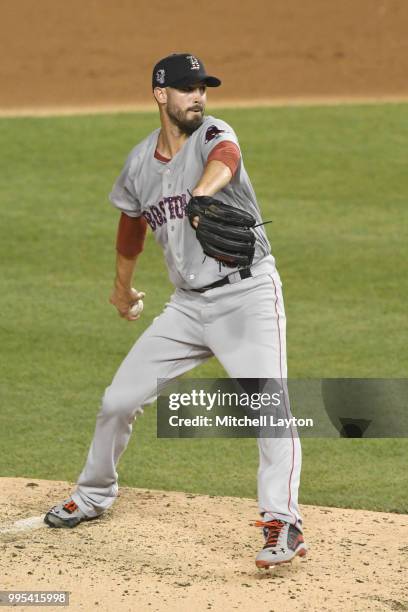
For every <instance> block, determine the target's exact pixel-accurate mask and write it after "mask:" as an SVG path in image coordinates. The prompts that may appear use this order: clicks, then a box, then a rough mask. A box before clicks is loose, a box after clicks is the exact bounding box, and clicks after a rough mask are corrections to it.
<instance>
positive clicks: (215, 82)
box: [152, 53, 221, 89]
mask: <svg viewBox="0 0 408 612" xmlns="http://www.w3.org/2000/svg"><path fill="white" fill-rule="evenodd" d="M201 82H203V83H205V84H206V85H207V86H208V87H219V86H220V85H221V81H220V79H217V77H214V76H209V75H208V74H207V73H206V70H205V68H204V64H203V62H202V61H201V60H200V59H198V57H196V56H195V55H191V53H173V54H172V55H168V56H167V57H164V58H163V59H161V60H160V61H159V62H157V64H156V65H155V67H154V68H153V76H152V87H153V89H154V88H155V87H174V88H175V89H177V88H184V87H190V86H191V85H195V84H196V83H201Z"/></svg>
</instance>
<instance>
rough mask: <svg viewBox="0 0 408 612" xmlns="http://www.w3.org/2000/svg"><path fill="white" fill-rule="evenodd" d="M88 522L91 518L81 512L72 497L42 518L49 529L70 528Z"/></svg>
mask: <svg viewBox="0 0 408 612" xmlns="http://www.w3.org/2000/svg"><path fill="white" fill-rule="evenodd" d="M89 520H91V517H89V516H87V515H86V514H85V513H84V512H82V510H81V509H80V508H79V507H78V506H77V504H76V503H75V502H74V500H73V499H72V497H69V498H68V499H66V500H65V501H63V502H62V503H60V504H58V505H57V506H54V507H53V508H51V510H49V511H48V512H47V514H46V515H45V517H44V523H46V524H47V525H49V526H50V527H68V528H71V527H76V526H77V525H79V523H82V521H89Z"/></svg>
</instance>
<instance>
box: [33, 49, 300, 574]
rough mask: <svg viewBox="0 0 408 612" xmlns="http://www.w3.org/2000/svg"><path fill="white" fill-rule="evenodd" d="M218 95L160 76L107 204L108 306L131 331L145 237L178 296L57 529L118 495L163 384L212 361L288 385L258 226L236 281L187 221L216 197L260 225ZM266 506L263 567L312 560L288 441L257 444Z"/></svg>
mask: <svg viewBox="0 0 408 612" xmlns="http://www.w3.org/2000/svg"><path fill="white" fill-rule="evenodd" d="M220 84H221V82H220V80H219V79H217V78H216V77H213V76H209V75H208V74H207V72H206V70H205V68H204V65H203V63H202V62H201V60H199V59H198V58H197V57H196V56H193V55H191V54H173V55H170V56H168V57H166V58H163V59H162V60H160V61H159V62H158V63H157V64H156V66H155V67H154V69H153V77H152V88H153V94H154V97H155V100H156V102H157V105H158V108H159V113H160V120H161V127H160V128H158V129H157V130H155V131H154V132H152V133H151V134H150V135H149V136H148V137H147V138H146V139H145V140H143V141H142V142H141V143H139V144H138V145H137V146H136V147H135V148H134V149H133V150H132V151H131V152H130V154H129V156H128V158H127V161H126V163H125V166H124V168H123V171H122V173H121V174H120V176H119V178H118V179H117V181H116V183H115V185H114V186H113V189H112V192H111V194H110V200H111V202H112V204H113V205H114V206H115V207H117V208H118V209H119V210H120V211H121V220H120V223H119V229H118V241H117V260H116V278H115V284H114V290H113V293H112V295H111V302H112V304H114V306H115V307H116V308H117V310H118V312H119V314H120V315H121V316H122V317H123V318H126V319H129V320H132V319H137V318H138V317H139V315H134V314H132V313H134V311H132V312H131V308H132V306H133V305H134V304H135V303H136V302H137V301H138V300H139V299H140V298H142V297H143V296H144V294H143V293H141V292H138V291H135V290H132V280H133V275H134V269H135V263H136V260H137V258H138V255H139V253H140V252H141V250H142V244H143V239H144V235H145V232H146V227H150V229H151V231H152V232H153V235H154V237H155V240H156V241H157V242H158V243H159V245H160V246H161V247H162V249H163V251H164V256H165V261H166V264H167V268H168V273H169V277H170V280H171V281H172V283H173V284H174V287H175V290H174V293H173V294H172V296H171V298H170V300H169V302H168V303H167V304H166V305H165V307H164V310H163V312H162V313H161V314H160V316H158V317H156V319H154V321H153V322H152V324H151V325H150V327H149V328H148V329H147V330H146V331H145V332H144V333H143V334H142V335H141V336H140V337H139V338H138V340H137V341H136V343H135V344H134V346H133V348H132V349H131V350H130V352H129V354H128V355H127V357H126V358H125V360H124V361H123V363H122V364H121V366H120V367H119V370H118V371H117V373H116V375H115V376H114V378H113V381H112V383H111V385H110V386H109V387H107V389H106V390H105V394H104V396H103V399H102V406H101V409H100V412H99V414H98V417H97V422H96V429H95V434H94V438H93V441H92V444H91V447H90V450H89V454H88V458H87V461H86V464H85V467H84V469H83V471H82V473H81V474H80V476H79V478H78V483H77V487H76V489H75V491H74V492H73V493H72V496H71V497H70V498H69V499H68V500H64V501H63V502H62V503H60V504H58V505H57V506H55V507H53V508H52V509H51V510H50V511H49V512H48V513H47V514H46V516H45V522H46V523H47V524H48V525H50V526H52V527H73V526H75V525H77V524H79V523H80V522H81V521H84V520H89V519H91V518H96V517H98V516H99V515H100V514H102V512H104V511H105V510H106V509H107V508H109V507H110V506H111V505H112V504H113V502H114V501H115V498H116V497H117V494H118V474H117V471H116V466H117V463H118V460H119V458H120V456H121V454H122V453H123V451H124V450H125V448H126V446H127V444H128V441H129V437H130V435H131V433H132V425H133V421H134V419H135V417H136V416H137V414H139V413H141V412H142V411H143V407H144V406H146V405H148V404H150V403H152V402H153V401H154V400H155V398H156V396H157V380H158V379H174V378H177V377H179V376H180V375H182V374H183V373H185V372H186V371H188V370H191V369H192V368H193V367H194V366H196V365H198V364H200V363H202V362H203V360H205V359H208V358H209V357H211V356H215V357H216V358H217V359H218V361H219V362H220V363H221V364H222V365H223V367H224V368H225V370H226V372H227V373H228V375H229V376H230V377H232V378H274V379H276V378H277V379H285V378H286V377H287V366H286V338H285V335H286V319H285V310H284V304H283V296H282V283H281V280H280V277H279V274H278V271H277V269H276V266H275V260H274V258H273V256H272V255H271V249H270V245H269V242H268V239H267V237H266V234H265V231H264V228H263V227H262V226H259V227H256V228H255V229H254V230H253V231H254V232H255V235H256V241H255V254H254V257H253V261H252V264H251V266H250V267H249V268H246V269H245V270H242V269H240V268H236V269H231V268H228V267H225V266H223V265H221V264H220V263H219V262H217V261H216V260H215V259H213V258H212V257H207V256H205V255H204V253H203V250H202V248H201V246H200V243H199V242H198V240H197V237H196V234H195V231H194V229H193V228H192V226H191V224H190V222H189V219H188V218H187V215H186V207H187V204H188V202H189V199H190V197H191V195H193V196H202V195H206V196H214V197H217V198H219V199H220V200H221V201H222V202H224V203H226V204H231V205H232V206H235V207H238V208H241V209H243V210H247V211H249V212H251V213H252V215H254V216H255V218H256V219H257V223H262V218H261V214H260V210H259V207H258V203H257V200H256V196H255V193H254V190H253V187H252V185H251V182H250V179H249V177H248V174H247V172H246V170H245V167H244V164H243V160H242V155H241V151H240V149H239V143H238V139H237V136H236V134H235V133H234V131H233V129H232V128H231V127H230V126H229V125H228V124H227V123H225V122H224V121H221V120H220V119H216V118H215V117H212V116H205V115H204V109H205V104H206V90H207V87H218V86H219V85H220ZM257 443H258V446H259V469H258V502H259V512H260V514H261V517H262V520H260V521H258V522H257V524H258V525H259V526H261V527H263V532H264V536H265V545H264V547H263V548H262V549H261V551H260V552H259V554H258V555H257V558H256V564H257V566H258V567H269V566H270V565H275V564H278V563H282V562H286V561H290V560H291V559H293V557H295V556H296V555H299V556H304V555H305V554H306V545H305V543H304V539H303V534H302V518H301V515H300V512H299V506H298V489H299V480H300V470H301V447H300V441H299V438H298V437H297V435H296V432H294V431H291V435H290V436H289V437H283V438H264V437H260V438H258V439H257Z"/></svg>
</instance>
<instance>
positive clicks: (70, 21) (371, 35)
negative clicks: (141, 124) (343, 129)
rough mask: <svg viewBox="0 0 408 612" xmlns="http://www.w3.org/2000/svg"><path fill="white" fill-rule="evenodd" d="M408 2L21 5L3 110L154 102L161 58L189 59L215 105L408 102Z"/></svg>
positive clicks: (6, 10) (8, 25) (9, 37)
mask: <svg viewBox="0 0 408 612" xmlns="http://www.w3.org/2000/svg"><path fill="white" fill-rule="evenodd" d="M407 22H408V3H407V2H406V1H405V0H359V1H358V2H354V1H353V0H342V2H337V3H336V2H327V0H308V1H307V2H299V0H273V1H272V2H271V1H270V0H256V1H255V2H252V1H251V2H249V1H248V0H246V1H244V2H240V3H238V4H237V3H236V2H235V0H224V1H223V2H219V1H218V0H207V2H206V3H205V4H202V3H198V4H195V5H189V6H188V7H187V6H186V4H185V2H182V1H181V0H173V2H172V3H171V4H170V5H169V4H168V3H164V2H163V1H162V0H158V1H157V2H150V1H148V0H142V1H141V2H134V0H120V2H118V1H117V0H104V2H103V3H100V2H97V1H96V0H71V2H69V3H61V2H55V0H41V2H33V0H14V1H13V2H3V3H2V6H1V8H0V48H1V51H2V53H1V63H0V80H1V83H2V87H1V90H0V108H1V109H3V110H4V109H7V108H13V109H18V108H33V107H43V106H48V107H55V106H65V107H67V106H68V107H70V106H75V105H77V106H83V105H85V106H92V105H96V106H100V105H101V104H102V105H113V106H115V105H129V104H140V103H146V102H150V101H151V92H150V91H149V83H150V79H151V69H152V66H153V65H154V63H155V61H157V59H158V58H159V57H162V56H164V55H167V54H168V53H171V52H174V51H191V52H193V53H196V54H197V55H199V56H202V58H203V59H205V61H206V64H207V66H208V69H209V70H210V71H211V72H214V73H215V74H216V75H219V76H220V77H221V78H222V79H223V86H222V87H221V88H220V89H219V90H217V91H216V92H212V96H211V100H213V101H214V102H220V101H222V100H228V101H234V100H265V99H266V100H269V99H271V98H272V99H274V98H296V97H301V98H304V97H305V96H312V97H322V96H335V97H336V96H349V97H352V96H359V97H364V96H370V97H382V95H384V94H386V95H388V96H406V95H407V94H408V85H407V79H406V75H407V72H408V54H407V53H406V49H407V38H406V23H407Z"/></svg>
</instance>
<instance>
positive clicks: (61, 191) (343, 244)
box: [0, 104, 408, 512]
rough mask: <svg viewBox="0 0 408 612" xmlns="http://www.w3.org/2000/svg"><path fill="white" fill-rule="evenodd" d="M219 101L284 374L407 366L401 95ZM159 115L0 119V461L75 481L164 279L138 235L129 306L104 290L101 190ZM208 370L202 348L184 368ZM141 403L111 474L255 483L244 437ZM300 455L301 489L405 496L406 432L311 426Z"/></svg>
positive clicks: (162, 484) (351, 496)
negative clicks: (275, 302) (227, 436)
mask: <svg viewBox="0 0 408 612" xmlns="http://www.w3.org/2000/svg"><path fill="white" fill-rule="evenodd" d="M214 114H215V113H214ZM216 114H217V116H220V117H222V118H223V119H225V120H226V121H228V122H230V123H231V124H232V125H233V126H234V128H235V130H236V131H237V133H238V135H239V137H240V142H241V146H242V149H243V154H244V161H245V164H246V167H247V169H248V171H249V173H250V175H251V177H252V180H253V183H254V186H255V189H256V191H257V194H258V199H259V202H260V205H261V207H262V211H263V216H264V218H265V219H273V223H272V224H271V225H267V226H266V228H267V231H268V235H269V237H270V240H271V243H272V248H273V253H274V255H275V257H276V259H277V263H278V267H279V270H280V273H281V276H282V279H283V282H284V294H285V300H286V310H287V316H288V357H289V374H290V376H292V377H305V378H311V377H336V376H346V377H404V376H406V374H407V371H408V356H407V350H406V347H407V333H406V330H407V322H406V299H407V284H408V278H407V274H406V262H407V255H408V253H407V250H408V249H407V240H406V229H404V228H406V227H407V226H408V212H407V205H406V202H407V196H408V174H407V172H406V151H407V145H408V105H403V104H401V105H378V106H339V107H321V108H318V107H315V108H275V109H266V108H263V109H248V110H222V111H217V113H216ZM157 125H158V122H157V118H156V116H155V115H154V114H142V113H140V114H118V115H109V116H108V115H106V116H84V117H65V118H64V117H61V118H38V119H22V118H20V119H1V120H0V137H1V152H0V155H1V175H0V203H1V204H0V205H1V243H0V258H1V278H0V282H1V294H0V306H1V323H0V326H1V332H0V341H1V345H0V358H1V381H0V385H1V386H0V393H1V397H0V402H1V403H0V475H2V476H29V477H33V478H46V479H69V480H75V478H76V477H77V475H78V473H79V471H80V469H81V467H82V464H83V462H84V460H85V457H86V453H87V449H88V445H89V443H90V440H91V436H92V432H93V427H94V420H95V415H96V413H97V410H98V407H99V401H100V397H101V395H102V393H103V390H104V388H105V387H106V386H107V385H108V384H109V383H110V380H111V378H112V376H113V374H114V372H115V370H116V368H117V366H118V365H119V363H120V362H121V360H122V358H123V357H124V355H125V354H126V353H127V351H128V349H129V348H130V346H131V345H132V343H133V342H134V340H135V338H136V337H137V336H138V335H139V334H140V333H141V331H142V330H143V329H145V327H147V326H148V325H149V323H150V322H151V320H152V319H153V317H154V316H156V315H157V314H158V313H160V311H161V310H162V307H163V305H164V302H165V301H166V300H167V298H168V296H169V295H170V292H171V286H170V284H169V282H168V280H167V274H166V271H165V268H164V263H163V257H162V254H161V251H160V250H159V248H158V247H157V246H156V245H155V244H154V241H153V239H152V238H151V236H150V238H149V240H148V242H147V247H146V250H145V253H144V254H143V255H142V257H141V259H140V263H139V268H138V273H137V277H136V283H135V284H136V286H137V287H138V288H140V289H143V290H145V291H146V293H147V298H146V300H145V312H144V315H143V317H142V319H141V321H139V322H138V323H136V324H129V323H127V322H124V321H122V320H121V319H120V318H119V317H118V316H117V315H116V312H115V311H114V309H113V308H112V307H111V306H110V305H109V304H108V301H107V300H108V295H109V292H110V289H111V283H112V278H113V270H114V243H115V234H116V225H117V219H118V212H117V211H115V210H114V209H113V208H112V207H111V206H110V204H109V203H108V200H107V194H108V193H109V191H110V188H111V186H112V184H113V182H114V180H115V178H116V176H117V175H118V173H119V172H120V170H121V167H122V164H123V161H124V159H125V157H126V155H127V153H128V151H129V150H130V149H131V148H132V147H133V146H134V144H135V143H137V142H138V141H139V140H140V139H141V138H143V137H144V136H145V135H146V134H147V133H148V132H149V131H150V130H151V129H153V128H154V127H157ZM218 375H222V371H221V369H220V366H219V365H218V363H217V362H216V361H215V360H211V361H209V362H207V363H206V364H205V365H203V366H202V367H201V368H199V369H198V370H195V371H194V376H195V377H199V376H202V377H204V376H205V377H211V376H218ZM385 409H386V407H385ZM155 419H156V417H155V409H154V408H153V407H152V408H151V409H148V410H146V411H145V414H144V416H143V417H141V418H140V419H139V420H138V422H137V424H136V426H135V431H134V435H133V437H132V440H131V443H130V446H129V449H128V451H127V453H126V454H125V455H124V457H123V458H122V461H121V465H120V477H121V478H120V482H121V484H122V485H130V486H139V487H147V488H160V489H178V490H187V491H192V492H205V493H210V494H217V495H219V494H220V495H238V496H255V493H256V490H255V472H256V465H257V451H256V443H255V441H254V440H220V439H214V440H157V439H156V435H155V426H156V425H155ZM303 455H304V464H303V465H304V467H303V480H302V488H301V501H302V502H303V503H314V504H327V505H335V506H341V507H355V508H368V509H375V510H391V511H397V512H408V489H407V487H406V470H407V456H408V443H407V440H405V439H388V440H386V439H383V440H335V439H331V440H328V439H326V440H320V439H308V440H304V443H303Z"/></svg>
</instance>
